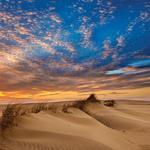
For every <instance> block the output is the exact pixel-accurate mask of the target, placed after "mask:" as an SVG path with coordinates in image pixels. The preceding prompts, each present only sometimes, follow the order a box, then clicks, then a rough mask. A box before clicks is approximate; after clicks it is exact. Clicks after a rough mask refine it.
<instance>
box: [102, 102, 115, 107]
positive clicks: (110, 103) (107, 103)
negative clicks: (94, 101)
mask: <svg viewBox="0 0 150 150" xmlns="http://www.w3.org/2000/svg"><path fill="white" fill-rule="evenodd" d="M114 104H115V101H114V100H105V101H104V105H105V106H109V107H112V106H114Z"/></svg>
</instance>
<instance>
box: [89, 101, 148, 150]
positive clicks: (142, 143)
mask: <svg viewBox="0 0 150 150" xmlns="http://www.w3.org/2000/svg"><path fill="white" fill-rule="evenodd" d="M99 108H100V109H97V105H96V104H89V105H87V106H86V110H87V111H88V113H89V114H90V115H92V116H93V117H94V118H95V119H97V120H98V121H99V122H101V123H103V124H104V125H106V126H107V127H109V128H112V129H115V131H118V132H119V133H120V134H122V136H123V137H125V138H126V139H128V140H129V141H131V142H132V143H133V144H135V145H137V146H139V147H140V148H142V149H143V150H150V105H143V104H142V105H139V104H137V105H133V104H132V105H131V104H130V103H129V104H127V103H126V104H117V105H116V106H115V107H114V108H111V107H105V106H102V105H100V106H99Z"/></svg>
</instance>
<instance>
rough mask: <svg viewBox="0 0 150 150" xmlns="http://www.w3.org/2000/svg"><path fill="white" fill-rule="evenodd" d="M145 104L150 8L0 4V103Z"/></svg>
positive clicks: (142, 1) (127, 0) (144, 3)
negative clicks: (89, 101) (89, 100)
mask: <svg viewBox="0 0 150 150" xmlns="http://www.w3.org/2000/svg"><path fill="white" fill-rule="evenodd" d="M91 93H95V94H97V97H98V98H100V99H109V98H113V99H142V100H150V1H149V0H0V103H5V102H11V101H12V102H14V101H15V102H16V101H17V102H31V101H39V100H46V101H59V100H74V99H83V98H86V97H88V95H89V94H91Z"/></svg>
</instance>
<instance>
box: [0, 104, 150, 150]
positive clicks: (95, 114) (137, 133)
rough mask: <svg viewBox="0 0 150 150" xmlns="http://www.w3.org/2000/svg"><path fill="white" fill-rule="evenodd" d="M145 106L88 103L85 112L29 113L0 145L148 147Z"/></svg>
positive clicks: (38, 149)
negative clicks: (110, 105) (107, 105)
mask: <svg viewBox="0 0 150 150" xmlns="http://www.w3.org/2000/svg"><path fill="white" fill-rule="evenodd" d="M132 108H133V109H132ZM149 108H150V106H148V105H138V106H135V105H134V106H131V105H127V104H126V105H123V104H120V105H117V106H116V107H115V108H109V107H105V106H103V105H101V104H97V103H93V104H92V103H90V104H87V105H86V107H85V110H86V112H87V113H88V114H86V113H85V112H83V111H81V110H79V109H77V108H69V111H70V113H63V112H57V113H53V112H51V111H48V112H40V113H38V114H29V115H27V116H23V117H22V118H21V119H20V120H19V125H18V127H15V128H14V130H13V131H11V133H10V132H9V134H8V135H7V140H5V141H4V142H3V144H5V146H7V149H8V150H9V149H10V150H140V149H143V150H148V149H150V145H149V143H148V141H149V139H150V118H149V115H148V114H150V111H149ZM137 114H139V115H137Z"/></svg>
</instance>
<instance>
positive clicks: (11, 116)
mask: <svg viewBox="0 0 150 150" xmlns="http://www.w3.org/2000/svg"><path fill="white" fill-rule="evenodd" d="M19 111H20V107H18V108H17V107H16V105H7V107H6V109H5V110H3V112H2V118H1V123H0V127H1V130H2V131H3V130H5V129H7V128H10V127H12V126H15V125H16V123H15V120H16V118H17V117H18V116H19Z"/></svg>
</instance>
